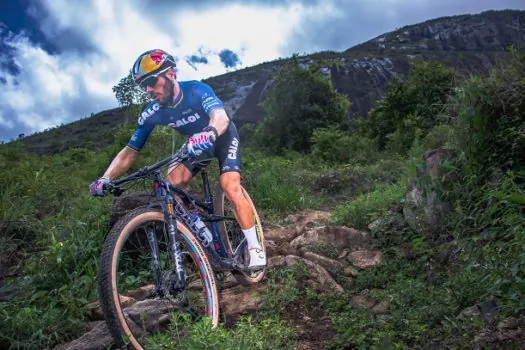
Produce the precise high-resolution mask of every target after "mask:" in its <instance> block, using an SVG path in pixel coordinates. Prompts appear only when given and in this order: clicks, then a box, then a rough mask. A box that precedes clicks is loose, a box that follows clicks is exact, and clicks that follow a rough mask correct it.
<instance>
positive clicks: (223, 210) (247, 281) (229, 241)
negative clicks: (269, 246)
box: [213, 185, 266, 286]
mask: <svg viewBox="0 0 525 350" xmlns="http://www.w3.org/2000/svg"><path fill="white" fill-rule="evenodd" d="M241 189H242V193H243V195H244V197H245V198H246V199H247V200H248V203H249V204H250V207H251V208H252V210H253V214H254V221H255V229H256V231H257V237H258V239H259V243H260V244H261V247H262V248H263V250H264V252H265V253H266V247H265V244H264V234H263V229H262V225H261V220H260V218H259V214H258V213H257V209H256V208H255V205H254V204H253V201H252V199H251V198H250V195H249V194H248V191H246V189H244V187H242V186H241ZM213 209H214V211H215V214H217V215H225V216H232V217H233V216H234V215H233V212H232V210H231V204H230V203H229V200H228V198H227V197H226V194H225V193H224V191H223V190H222V188H221V186H220V185H218V186H217V189H216V191H215V197H214V203H213ZM218 229H219V234H220V236H221V239H222V241H223V243H224V245H225V248H226V250H227V252H228V253H230V254H232V253H233V252H234V251H235V249H236V248H237V246H238V244H239V243H240V242H241V241H242V240H243V239H244V233H243V232H242V230H241V228H240V226H239V224H238V223H237V221H234V224H233V225H231V224H229V223H228V222H226V221H225V220H224V221H221V222H218ZM247 256H248V251H247V249H246V250H245V252H243V257H244V259H245V260H244V262H245V263H248V262H249V258H247ZM264 274H265V269H262V270H258V271H255V272H251V273H247V272H243V271H237V270H234V271H232V275H233V277H234V278H235V279H236V280H237V282H239V283H240V284H242V285H245V286H249V285H252V284H256V283H259V282H261V281H262V280H263V278H264Z"/></svg>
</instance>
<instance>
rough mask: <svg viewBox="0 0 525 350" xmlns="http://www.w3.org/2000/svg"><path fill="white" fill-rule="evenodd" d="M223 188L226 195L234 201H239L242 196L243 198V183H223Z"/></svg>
mask: <svg viewBox="0 0 525 350" xmlns="http://www.w3.org/2000/svg"><path fill="white" fill-rule="evenodd" d="M222 190H223V191H224V193H225V194H226V197H228V198H229V199H230V201H232V202H234V203H235V202H237V201H238V200H239V199H240V198H242V190H241V185H240V184H239V183H235V182H233V183H228V184H223V187H222Z"/></svg>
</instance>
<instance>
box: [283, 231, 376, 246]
mask: <svg viewBox="0 0 525 350" xmlns="http://www.w3.org/2000/svg"><path fill="white" fill-rule="evenodd" d="M319 242H324V243H329V244H332V245H333V246H335V247H336V248H338V249H343V248H348V247H351V248H364V247H368V246H370V245H371V244H372V239H371V237H370V234H369V233H368V232H362V231H358V230H356V229H354V228H349V227H346V226H335V225H326V226H320V227H315V228H312V229H309V230H306V231H305V232H304V233H303V234H302V235H300V236H299V237H297V238H295V239H294V240H293V241H292V242H291V243H290V245H291V246H292V247H294V248H296V249H298V248H300V247H303V246H306V245H310V244H317V243H319Z"/></svg>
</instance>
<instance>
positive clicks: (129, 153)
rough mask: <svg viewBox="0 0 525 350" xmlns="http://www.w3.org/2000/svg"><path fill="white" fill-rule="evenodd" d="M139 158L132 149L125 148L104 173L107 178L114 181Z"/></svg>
mask: <svg viewBox="0 0 525 350" xmlns="http://www.w3.org/2000/svg"><path fill="white" fill-rule="evenodd" d="M137 158H138V153H137V151H135V150H133V149H131V148H130V147H128V146H126V147H124V148H123V149H122V150H121V151H120V152H119V153H118V154H117V155H116V156H115V158H114V159H113V161H112V162H111V164H110V165H109V167H108V169H107V170H106V172H105V173H104V176H105V177H108V178H109V179H110V180H113V179H115V178H117V177H119V176H120V175H122V174H124V173H125V172H126V171H127V170H128V169H129V168H130V167H131V166H132V165H133V163H134V162H135V160H136V159H137Z"/></svg>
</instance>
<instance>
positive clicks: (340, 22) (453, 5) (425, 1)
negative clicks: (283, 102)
mask: <svg viewBox="0 0 525 350" xmlns="http://www.w3.org/2000/svg"><path fill="white" fill-rule="evenodd" d="M303 3H304V4H305V5H306V4H307V2H306V1H303ZM333 3H334V4H335V8H336V9H338V10H339V11H341V12H342V13H343V16H340V17H327V18H323V19H321V20H320V19H317V18H307V19H305V20H303V21H302V23H301V24H300V25H299V26H298V28H297V29H296V30H295V31H294V32H293V34H291V36H290V37H288V40H287V43H286V47H283V48H282V49H283V51H284V53H286V54H288V55H291V54H292V53H300V54H302V53H312V52H314V51H321V50H336V51H344V50H346V49H348V48H350V47H352V46H354V45H356V44H359V43H362V42H365V41H368V40H370V39H373V38H375V37H377V36H378V35H381V34H383V33H387V32H390V31H393V30H395V29H396V28H400V27H403V26H405V25H410V24H416V23H419V22H424V21H426V20H429V19H433V18H437V17H443V16H452V15H461V14H468V13H479V12H482V11H487V10H497V9H507V8H508V9H521V10H523V9H525V1H516V0H485V1H458V0H440V1H435V0H419V1H417V0H405V1H395V2H393V1H392V2H386V1H377V0H376V1H373V0H372V1H371V0H358V1H346V0H334V1H333Z"/></svg>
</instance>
